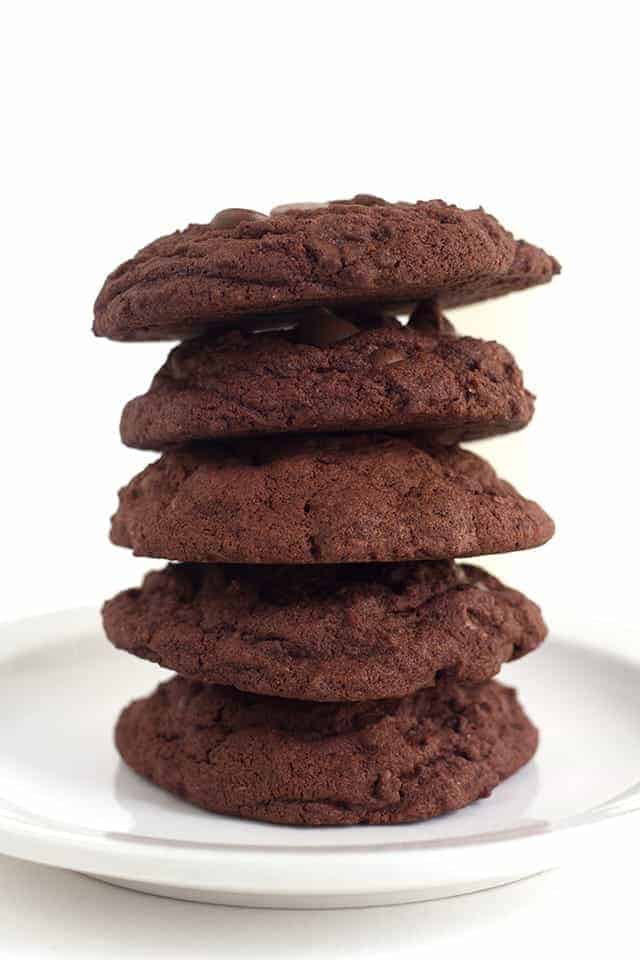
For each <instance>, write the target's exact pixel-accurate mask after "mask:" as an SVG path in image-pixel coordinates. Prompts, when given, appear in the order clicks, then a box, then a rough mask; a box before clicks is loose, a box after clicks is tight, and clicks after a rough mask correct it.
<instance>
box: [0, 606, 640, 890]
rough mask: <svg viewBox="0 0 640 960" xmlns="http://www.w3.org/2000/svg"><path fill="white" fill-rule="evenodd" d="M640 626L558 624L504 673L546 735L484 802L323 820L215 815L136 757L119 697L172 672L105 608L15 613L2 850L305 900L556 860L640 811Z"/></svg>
mask: <svg viewBox="0 0 640 960" xmlns="http://www.w3.org/2000/svg"><path fill="white" fill-rule="evenodd" d="M598 634H599V636H598ZM637 639H638V632H630V631H627V632H626V636H623V635H621V632H620V631H619V630H618V631H616V635H615V637H613V636H612V637H609V636H608V635H607V633H606V631H596V630H594V629H591V630H590V638H589V642H587V643H585V642H580V643H579V642H578V641H577V640H571V639H560V638H557V637H554V638H552V639H551V640H549V641H548V642H547V643H546V644H545V645H544V647H543V648H542V650H540V651H538V652H537V653H535V654H534V655H533V656H531V657H527V659H526V661H521V662H520V663H517V664H514V665H513V666H510V667H508V668H506V669H505V670H504V671H503V675H502V678H504V679H506V680H507V682H512V683H514V684H515V685H516V686H517V687H518V688H519V691H520V693H521V696H522V701H523V703H524V705H525V708H526V710H527V711H528V713H529V714H530V716H531V717H532V718H533V720H534V722H536V723H537V724H538V726H539V727H540V728H541V731H542V742H541V747H540V750H539V752H538V755H537V757H536V759H535V760H534V761H533V763H531V764H529V766H528V767H526V768H525V769H524V770H522V771H520V773H518V774H517V775H516V776H515V777H513V778H512V779H511V780H509V781H507V782H506V783H505V784H503V785H501V786H500V787H498V788H497V789H496V790H495V791H494V793H493V795H492V797H491V798H489V799H488V800H482V801H479V802H477V803H475V804H473V805H472V806H470V807H468V808H466V809H465V810H461V811H459V812H457V813H454V814H450V815H447V816H444V817H440V818H438V819H436V820H432V821H429V822H426V823H419V824H411V825H407V826H395V827H363V826H358V827H342V828H333V827H327V828H322V829H310V828H295V827H282V826H273V825H269V824H260V823H251V822H245V821H242V820H238V819H233V818H228V817H220V816H215V815H213V814H209V813H205V812H204V811H201V810H198V809H197V808H195V807H191V806H189V805H187V804H185V803H183V802H181V801H179V800H177V799H174V798H172V797H170V796H168V795H167V794H165V793H164V792H163V791H161V790H160V789H158V788H157V787H154V786H153V785H152V784H149V783H147V782H146V781H143V780H142V779H140V778H138V777H137V776H136V775H135V774H133V773H131V772H130V771H129V770H128V769H126V768H125V767H124V766H123V764H122V763H121V762H120V760H119V758H118V755H117V753H116V750H115V748H114V746H113V741H112V728H113V725H114V723H115V719H116V717H117V715H118V712H119V710H120V709H121V707H122V706H123V705H124V704H125V703H126V702H127V701H128V700H130V699H132V698H134V697H136V696H139V695H141V694H143V693H144V692H146V691H149V690H151V689H152V688H153V687H154V686H155V684H157V683H158V682H159V681H160V680H161V679H162V677H163V676H166V675H168V674H167V672H166V671H164V670H161V669H160V668H158V667H155V666H153V665H151V664H147V663H144V662H142V661H139V660H137V659H136V658H135V657H131V656H127V655H125V654H122V653H119V652H117V651H115V650H114V649H112V648H111V646H110V645H109V644H108V643H107V642H106V641H105V639H104V637H103V636H102V632H101V628H100V626H99V619H98V615H97V613H95V612H93V611H75V612H71V613H63V614H52V615H50V616H47V617H39V618H36V619H32V620H27V621H22V622H20V623H16V624H7V625H4V626H2V627H1V628H0V852H2V853H7V854H10V855H12V856H16V857H21V858H23V859H27V860H35V861H39V862H42V863H48V864H51V865H54V866H60V867H66V868H70V869H73V870H79V871H81V872H84V873H89V874H92V875H94V876H99V877H101V878H102V879H107V880H110V881H111V882H113V883H120V884H123V885H125V886H130V887H133V888H135V889H140V890H145V891H147V892H151V893H163V894H168V895H171V896H177V897H183V898H186V899H197V900H206V901H211V902H215V903H233V904H246V905H262V906H291V907H308V906H319V907H324V906H351V905H372V904H381V903H397V902H406V901H410V900H422V899H429V898H433V897H440V896H447V895H451V894H457V893H462V892H468V891H470V890H477V889H483V888H486V887H489V886H493V885H497V884H500V883H506V882H509V881H511V880H514V879H519V878H521V877H524V876H528V875H531V874H533V873H536V872H539V871H541V870H545V869H549V868H551V867H554V866H557V865H559V864H560V863H561V862H562V860H563V859H564V858H565V857H567V856H569V855H571V854H573V853H578V854H579V853H584V852H585V850H586V849H589V850H592V849H593V844H595V843H600V842H601V843H605V844H610V843H612V842H616V841H617V840H618V835H622V836H623V835H624V832H625V822H626V818H624V817H622V816H621V814H624V813H628V812H631V811H634V810H635V809H637V808H640V783H639V781H640V696H639V695H638V694H639V692H640V663H636V662H635V661H633V660H631V659H626V658H624V657H623V656H621V655H619V654H615V653H610V652H608V649H607V646H605V643H606V642H608V641H609V640H610V641H611V642H610V643H608V644H607V645H608V646H609V647H613V646H615V647H617V648H621V646H623V645H624V641H626V643H627V644H628V646H629V648H630V649H633V648H634V647H635V648H636V649H637ZM597 643H599V644H600V645H599V646H596V645H594V644H597ZM587 845H588V846H587Z"/></svg>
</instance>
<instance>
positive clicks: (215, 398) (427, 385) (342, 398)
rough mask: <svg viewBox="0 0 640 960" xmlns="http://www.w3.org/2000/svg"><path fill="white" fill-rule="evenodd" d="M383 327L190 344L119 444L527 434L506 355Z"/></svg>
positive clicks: (133, 410)
mask: <svg viewBox="0 0 640 960" xmlns="http://www.w3.org/2000/svg"><path fill="white" fill-rule="evenodd" d="M318 312H320V311H318ZM381 319H382V318H381ZM388 319H389V322H388V323H387V324H386V325H384V326H382V325H381V326H378V327H377V328H376V327H369V328H365V329H360V328H359V327H358V326H356V325H355V324H354V323H350V322H349V321H348V320H346V319H344V318H340V317H337V316H336V315H335V314H331V313H330V312H329V311H324V315H323V316H321V317H318V318H317V322H316V325H315V327H314V328H312V329H311V330H309V329H308V328H307V327H305V324H304V322H303V324H302V325H301V327H299V328H296V329H294V330H292V331H290V332H277V333H250V332H241V331H237V330H236V331H230V332H226V333H222V334H219V335H209V336H205V337H200V338H196V339H193V340H187V341H186V342H185V343H182V344H181V345H180V346H179V347H176V348H175V349H174V350H173V351H172V352H171V354H170V355H169V359H168V360H167V362H166V363H165V364H164V366H163V367H162V368H161V370H160V371H159V373H157V374H156V376H155V378H154V380H153V383H152V385H151V389H150V390H149V392H148V393H146V394H144V395H143V396H141V397H136V398H135V399H134V400H131V401H130V402H129V403H128V404H127V405H126V407H125V408H124V412H123V415H122V422H121V426H120V429H121V434H122V439H123V441H124V442H125V443H126V444H128V445H129V446H131V447H139V448H141V449H144V450H148V449H152V450H162V449H166V448H167V447H170V446H172V445H175V444H183V443H186V442H189V441H192V440H205V439H224V438H227V437H242V436H252V435H254V436H255V435H259V434H274V433H296V432H297V433H303V432H304V433H311V432H319V431H324V432H342V431H349V430H390V431H396V430H397V431H406V430H417V429H418V430H422V431H424V432H425V434H428V435H429V436H430V437H431V438H433V439H435V440H437V441H439V442H446V443H459V442H461V441H463V440H475V439H478V438H480V437H488V436H493V435H495V434H499V433H506V432H508V431H511V430H519V429H520V428H521V427H524V426H526V424H527V423H528V422H529V420H530V419H531V416H532V414H533V400H534V398H533V397H532V395H531V394H530V393H529V392H528V391H527V390H525V388H524V385H523V382H522V374H521V372H520V370H519V369H518V367H517V366H516V364H515V361H514V359H513V357H512V356H511V354H510V353H509V351H508V350H506V349H505V348H504V347H501V346H500V345H499V344H497V343H493V342H491V343H485V342H483V341H482V340H474V339H473V338H472V337H459V338H458V337H455V336H451V335H447V334H444V335H443V334H438V333H437V332H429V331H427V332H423V331H422V330H420V329H417V328H416V327H414V326H405V327H403V326H402V325H401V324H399V323H398V322H397V321H394V320H393V319H392V318H388ZM323 334H324V342H322V341H321V342H320V343H319V341H320V338H321V336H322V335H323ZM309 341H310V342H309Z"/></svg>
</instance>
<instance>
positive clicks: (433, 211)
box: [94, 195, 560, 340]
mask: <svg viewBox="0 0 640 960" xmlns="http://www.w3.org/2000/svg"><path fill="white" fill-rule="evenodd" d="M311 207H312V209H310V208H309V205H306V206H305V205H303V209H300V208H299V207H298V208H295V209H294V208H293V207H292V206H289V207H287V208H283V209H280V210H279V211H276V212H275V214H274V215H272V216H270V217H265V216H263V215H262V214H256V213H253V212H252V211H224V212H223V214H224V215H218V217H216V218H214V221H212V222H211V223H208V224H192V225H191V226H189V227H187V229H186V230H183V231H176V232H175V233H173V234H170V235H169V236H166V237H162V238H160V239H159V240H156V241H154V242H153V243H151V244H149V246H147V247H145V248H144V249H143V250H141V251H140V252H139V253H138V254H136V256H135V257H133V259H131V260H128V261H127V262H126V263H123V264H122V265H121V266H120V267H118V269H117V270H115V271H114V272H113V273H112V274H111V275H110V276H109V277H108V278H107V280H106V282H105V284H104V286H103V288H102V290H101V292H100V294H99V296H98V299H97V300H96V304H95V321H94V332H95V333H96V334H97V335H98V336H106V337H111V338H112V339H114V340H161V339H176V338H180V337H185V336H190V335H193V334H194V333H199V332H203V331H205V330H206V329H210V328H211V327H212V326H215V325H220V324H226V325H229V323H230V322H232V323H233V325H235V326H237V325H240V324H242V323H243V322H245V320H247V321H248V322H250V320H249V318H250V317H252V316H255V315H256V314H273V313H281V312H286V311H291V310H297V309H299V308H301V307H305V306H307V307H309V306H330V305H336V304H349V303H359V302H391V303H398V302H407V301H409V302H410V301H417V300H418V301H419V300H425V299H438V300H439V301H440V302H441V303H443V304H444V305H446V306H455V305H457V304H459V303H469V302H471V301H473V300H480V299H484V298H486V297H490V296H497V295H499V294H502V293H508V292H509V291H510V290H515V289H521V288H522V287H525V286H531V285H533V284H537V283H544V282H546V281H548V280H550V279H551V277H552V276H553V274H554V273H557V272H558V271H559V269H560V268H559V265H558V263H557V262H556V261H555V260H554V259H553V258H552V257H550V256H548V255H547V254H546V253H545V252H544V251H543V250H539V249H538V248H537V247H533V246H531V245H530V244H527V243H525V242H524V241H516V240H514V238H513V236H512V235H511V234H510V233H509V232H508V231H507V230H505V229H504V228H503V227H502V226H501V225H500V224H499V223H498V221H497V220H495V218H494V217H492V216H490V215H489V214H487V213H485V212H484V210H482V209H478V210H461V209H460V208H458V207H455V206H451V205H448V204H446V203H443V202H442V201H441V200H430V201H428V202H419V203H416V204H404V203H400V204H393V203H385V201H383V200H379V199H378V198H376V197H368V196H362V195H360V196H357V197H354V198H353V200H349V201H339V202H333V203H328V204H320V205H311Z"/></svg>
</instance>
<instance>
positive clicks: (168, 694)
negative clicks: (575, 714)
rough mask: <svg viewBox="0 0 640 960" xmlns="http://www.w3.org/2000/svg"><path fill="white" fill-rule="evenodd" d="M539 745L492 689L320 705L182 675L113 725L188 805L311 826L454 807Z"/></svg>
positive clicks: (141, 766) (137, 766)
mask: <svg viewBox="0 0 640 960" xmlns="http://www.w3.org/2000/svg"><path fill="white" fill-rule="evenodd" d="M537 739H538V738H537V731H536V729H535V727H534V726H533V725H532V724H531V722H530V721H529V720H528V719H527V717H526V716H525V714H524V713H523V711H522V709H521V707H520V705H519V704H518V702H517V700H516V697H515V692H514V691H513V690H511V689H510V688H508V687H503V686H501V685H500V684H498V683H495V682H489V683H483V684H479V685H474V686H469V687H464V686H460V685H459V684H455V683H451V682H443V683H440V684H439V685H438V686H437V687H434V688H430V689H427V690H421V691H419V692H418V693H416V694H414V695H412V696H411V697H405V698H404V699H401V700H377V701H368V702H364V703H357V704H356V703H351V704H332V703H325V704H321V703H309V702H301V701H296V700H284V699H280V698H278V697H258V696H255V695H250V694H246V693H241V692H240V691H237V690H233V689H232V688H231V687H218V686H202V685H201V684H198V683H193V682H190V681H188V680H185V679H183V678H182V677H175V678H174V679H173V680H170V681H169V682H168V683H165V684H162V685H161V686H160V687H159V688H158V689H157V690H156V692H155V693H153V694H152V695H151V696H150V697H147V698H145V699H143V700H137V701H135V702H134V703H132V704H130V705H129V706H128V707H127V708H126V709H125V710H124V711H123V713H122V715H121V716H120V719H119V721H118V725H117V728H116V745H117V747H118V750H119V751H120V753H121V755H122V757H123V759H124V760H125V762H126V763H128V764H129V765H130V766H131V767H132V768H133V769H134V770H136V771H137V772H138V773H140V774H142V775H143V776H146V777H149V778H150V779H151V780H153V781H154V782H155V783H157V784H158V785H159V786H161V787H164V788H165V789H167V790H170V791H172V792H174V793H176V794H177V795H178V796H180V797H182V798H183V799H185V800H189V801H190V802H191V803H195V804H199V805H200V806H202V807H205V808H206V809H208V810H212V811H215V812H218V813H223V814H235V815H239V816H242V817H249V818H252V819H256V820H267V821H271V822H274V823H292V824H301V825H302V824H304V825H309V826H313V825H318V826H319V825H322V824H349V823H380V824H381V823H403V822H409V821H412V820H420V819H426V818H428V817H433V816H437V815H438V814H441V813H445V812H447V811H449V810H457V809H459V808H460V807H463V806H464V805H465V804H467V803H470V802H472V801H473V800H476V799H478V798H479V797H486V796H488V795H489V793H490V792H491V790H492V789H493V788H494V787H495V786H497V784H498V783H499V782H500V781H501V780H504V779H505V778H506V777H508V776H509V775H510V774H512V773H515V771H516V770H517V769H518V768H519V767H521V766H522V765H523V764H524V763H526V762H527V761H528V760H529V759H530V758H531V756H532V755H533V754H534V752H535V749H536V746H537Z"/></svg>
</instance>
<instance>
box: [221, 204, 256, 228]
mask: <svg viewBox="0 0 640 960" xmlns="http://www.w3.org/2000/svg"><path fill="white" fill-rule="evenodd" d="M266 219H267V217H266V215H265V214H264V213H259V212H258V211H257V210H243V209H242V208H241V207H229V209H228V210H219V211H218V213H216V215H215V217H214V218H213V220H212V221H211V226H212V227H213V228H214V230H233V228H234V227H237V226H238V224H240V223H246V222H247V220H266Z"/></svg>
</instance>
